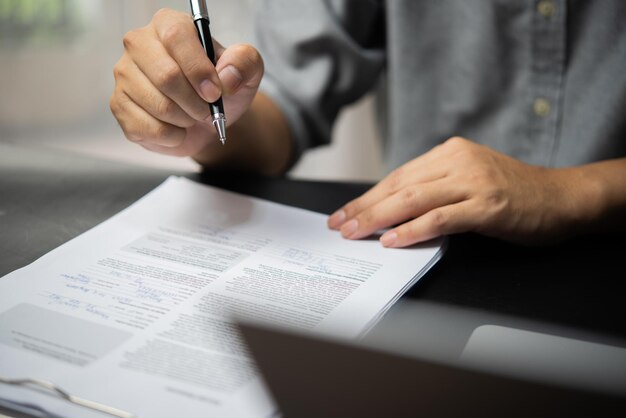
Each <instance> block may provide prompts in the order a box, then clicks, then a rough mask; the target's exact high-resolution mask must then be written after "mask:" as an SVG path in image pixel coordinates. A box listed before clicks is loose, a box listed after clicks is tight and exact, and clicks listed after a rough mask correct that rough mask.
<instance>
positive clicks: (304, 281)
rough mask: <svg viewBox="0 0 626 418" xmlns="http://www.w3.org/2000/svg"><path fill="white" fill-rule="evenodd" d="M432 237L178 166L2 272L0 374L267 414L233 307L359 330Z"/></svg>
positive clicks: (139, 411)
mask: <svg viewBox="0 0 626 418" xmlns="http://www.w3.org/2000/svg"><path fill="white" fill-rule="evenodd" d="M441 243H442V242H441V241H437V242H433V243H430V244H428V245H424V246H419V247H416V248H410V249H385V248H383V247H382V246H381V245H380V243H378V241H377V240H361V241H348V240H344V239H342V238H341V237H340V235H339V234H338V233H337V232H336V231H330V230H328V229H327V228H326V216H324V215H321V214H318V213H314V212H310V211H306V210H302V209H296V208H291V207H288V206H284V205H279V204H275V203H270V202H266V201H263V200H259V199H254V198H249V197H246V196H242V195H238V194H234V193H230V192H225V191H222V190H218V189H215V188H211V187H207V186H203V185H199V184H196V183H194V182H192V181H190V180H187V179H183V178H173V177H172V178H170V179H168V180H167V181H166V182H165V183H163V184H162V185H161V186H159V187H158V188H156V189H155V190H154V191H152V192H151V193H149V194H148V195H146V196H145V197H144V198H142V199H140V200H139V201H138V202H136V203H135V204H133V205H132V206H130V207H129V208H128V209H126V210H124V211H122V212H121V213H119V214H117V215H116V216H114V217H112V218H110V219H109V220H107V221H105V222H103V223H102V224H100V225H98V226H96V227H95V228H93V229H91V230H90V231H88V232H86V233H84V234H82V235H80V236H79V237H77V238H75V239H73V240H71V241H69V242H68V243H66V244H64V245H62V246H61V247H59V248H57V249H55V250H53V251H51V252H50V253H48V254H46V255H45V256H43V257H42V258H40V259H39V260H37V261H36V262H34V263H32V264H31V265H29V266H27V267H24V268H22V269H20V270H18V271H15V272H13V273H11V274H9V275H7V276H5V277H4V278H2V279H0V377H2V378H4V379H19V378H37V379H44V380H46V381H50V382H54V384H56V385H58V386H59V387H61V388H63V389H64V390H66V391H67V392H69V393H71V394H74V395H77V396H79V397H80V398H84V399H88V400H92V401H97V402H99V403H101V404H104V405H110V406H112V407H115V408H119V409H120V410H124V411H129V412H131V413H132V414H135V415H136V416H139V417H151V418H152V417H156V418H158V417H172V416H181V417H183V416H184V417H191V418H193V417H207V416H211V417H218V416H233V417H267V416H271V415H272V414H274V413H275V412H276V407H275V405H274V403H273V402H272V399H271V396H270V395H269V393H268V392H267V390H266V389H265V388H264V386H263V383H262V380H261V378H260V376H259V374H258V372H257V370H256V368H255V365H254V363H253V361H252V359H251V358H250V356H249V354H248V352H247V349H246V347H245V344H244V343H243V341H242V339H241V338H240V335H239V334H238V331H237V329H236V327H235V325H234V324H233V322H232V321H233V320H232V318H233V316H242V317H248V318H255V319H259V320H262V321H269V322H271V323H276V324H280V325H287V326H293V327H296V328H299V329H304V330H312V331H315V332H322V333H328V334H333V335H341V336H344V337H349V338H356V337H358V336H359V335H360V334H362V333H363V332H365V331H366V330H367V329H368V328H369V327H370V326H371V325H373V324H374V323H375V321H376V320H377V319H378V318H379V317H380V316H381V315H382V314H383V313H384V312H385V311H386V309H388V307H389V306H390V305H391V303H393V301H395V300H397V298H398V297H399V296H400V295H401V294H402V293H403V292H404V291H405V290H406V289H408V287H410V286H411V285H412V284H413V283H414V282H415V281H417V280H418V279H419V278H420V277H421V276H422V274H423V273H424V272H425V271H426V270H427V269H428V268H429V267H430V266H431V265H432V264H433V263H434V262H436V261H437V259H438V258H439V257H440V255H441ZM0 403H4V404H5V405H11V406H12V407H14V408H15V407H20V405H21V406H22V407H24V408H25V409H28V408H31V407H32V406H37V407H39V408H43V409H45V410H46V411H49V412H52V413H54V414H57V415H59V416H63V417H90V416H94V417H96V416H99V417H102V416H103V415H102V414H101V413H95V412H92V411H91V410H90V409H89V408H84V407H80V406H76V405H74V404H72V403H70V402H67V401H66V400H63V399H62V398H61V397H60V396H53V395H51V394H50V393H47V392H46V391H43V390H33V385H27V386H15V385H9V384H6V383H5V384H3V383H0ZM119 416H124V415H123V414H121V413H120V415H119Z"/></svg>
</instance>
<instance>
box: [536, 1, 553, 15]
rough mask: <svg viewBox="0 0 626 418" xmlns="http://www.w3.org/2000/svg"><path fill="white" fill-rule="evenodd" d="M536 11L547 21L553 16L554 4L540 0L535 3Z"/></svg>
mask: <svg viewBox="0 0 626 418" xmlns="http://www.w3.org/2000/svg"><path fill="white" fill-rule="evenodd" d="M537 11H538V12H539V14H540V15H541V16H543V17H545V18H546V19H548V18H551V17H552V16H553V15H554V12H555V11H556V7H555V6H554V2H553V1H552V0H541V1H540V2H539V3H537Z"/></svg>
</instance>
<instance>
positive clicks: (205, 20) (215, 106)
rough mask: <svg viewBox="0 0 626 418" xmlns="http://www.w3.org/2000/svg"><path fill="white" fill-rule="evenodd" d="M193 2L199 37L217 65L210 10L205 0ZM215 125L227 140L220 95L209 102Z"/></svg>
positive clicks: (191, 0) (223, 140)
mask: <svg viewBox="0 0 626 418" xmlns="http://www.w3.org/2000/svg"><path fill="white" fill-rule="evenodd" d="M189 3H190V4H191V15H192V17H193V23H194V24H195V25H196V30H197V31H198V37H199V38H200V42H201V43H202V46H203V47H204V50H205V51H206V54H207V56H208V57H209V59H210V60H211V62H212V63H213V64H214V65H215V51H214V50H213V38H212V37H211V31H210V30H209V12H208V9H207V7H206V2H205V0H189ZM209 108H210V109H211V117H212V118H213V126H214V127H215V130H216V131H217V134H218V135H219V137H220V141H221V142H222V144H224V143H225V142H226V115H225V114H224V103H223V102H222V98H221V97H220V98H219V99H217V100H216V101H214V102H212V103H209Z"/></svg>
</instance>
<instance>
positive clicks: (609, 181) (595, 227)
mask: <svg viewBox="0 0 626 418" xmlns="http://www.w3.org/2000/svg"><path fill="white" fill-rule="evenodd" d="M557 172H558V175H560V176H563V177H564V178H566V180H565V182H564V184H565V185H566V186H565V187H566V188H567V189H568V192H569V195H570V196H574V197H573V199H572V200H571V201H570V202H569V206H570V209H571V210H572V213H574V214H575V218H574V220H575V222H576V224H577V227H578V229H579V231H576V232H581V233H585V232H603V231H611V230H626V158H621V159H615V160H607V161H602V162H598V163H593V164H587V165H583V166H579V167H573V168H566V169H562V170H557ZM565 204H568V202H566V203H565Z"/></svg>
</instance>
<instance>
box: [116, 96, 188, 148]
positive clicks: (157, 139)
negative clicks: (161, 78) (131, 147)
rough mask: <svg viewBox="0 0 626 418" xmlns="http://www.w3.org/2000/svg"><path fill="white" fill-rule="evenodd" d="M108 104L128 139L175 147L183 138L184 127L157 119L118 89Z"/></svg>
mask: <svg viewBox="0 0 626 418" xmlns="http://www.w3.org/2000/svg"><path fill="white" fill-rule="evenodd" d="M110 106H111V111H112V112H113V114H114V115H115V117H116V118H117V120H118V122H119V124H120V126H121V127H122V130H123V131H124V134H125V135H126V138H128V139H129V140H130V141H133V142H138V143H143V142H149V143H153V144H157V145H162V146H164V147H177V146H180V145H181V144H182V142H183V141H184V139H185V134H186V131H185V129H183V128H180V127H178V126H174V125H172V124H169V123H166V122H162V121H160V120H157V119H156V118H155V117H154V116H152V115H150V114H149V113H148V112H146V111H145V110H144V109H142V108H141V107H140V106H138V105H137V104H136V103H135V102H133V100H132V99H131V98H130V97H128V96H127V95H126V93H124V92H123V91H121V90H119V89H116V91H115V93H114V94H113V97H112V99H111V102H110Z"/></svg>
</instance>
